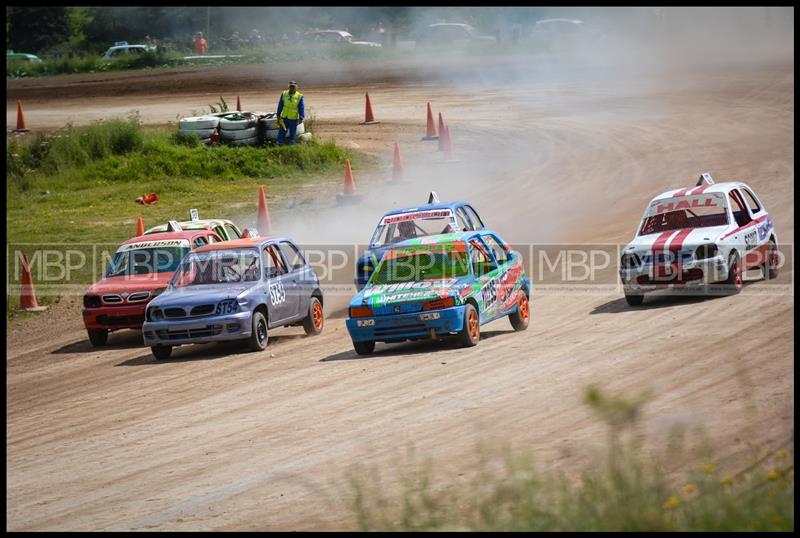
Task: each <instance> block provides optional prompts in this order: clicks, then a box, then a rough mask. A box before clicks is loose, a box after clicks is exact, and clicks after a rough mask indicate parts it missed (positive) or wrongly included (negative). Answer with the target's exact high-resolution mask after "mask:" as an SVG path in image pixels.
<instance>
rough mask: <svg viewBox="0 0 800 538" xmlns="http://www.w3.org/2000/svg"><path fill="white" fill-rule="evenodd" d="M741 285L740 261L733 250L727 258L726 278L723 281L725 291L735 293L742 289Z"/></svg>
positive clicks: (730, 293)
mask: <svg viewBox="0 0 800 538" xmlns="http://www.w3.org/2000/svg"><path fill="white" fill-rule="evenodd" d="M742 285H743V280H742V262H741V260H740V259H739V255H738V254H737V253H735V252H734V253H733V254H731V257H730V258H728V278H727V279H725V282H724V288H725V293H727V294H729V295H736V294H737V293H739V292H740V291H742Z"/></svg>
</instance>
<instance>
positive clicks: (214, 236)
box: [208, 234, 219, 245]
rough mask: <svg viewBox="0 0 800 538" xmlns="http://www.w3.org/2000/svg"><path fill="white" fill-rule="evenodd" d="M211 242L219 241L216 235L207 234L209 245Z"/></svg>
mask: <svg viewBox="0 0 800 538" xmlns="http://www.w3.org/2000/svg"><path fill="white" fill-rule="evenodd" d="M212 243H219V240H218V239H217V236H216V235H214V234H208V244H209V245H210V244H212Z"/></svg>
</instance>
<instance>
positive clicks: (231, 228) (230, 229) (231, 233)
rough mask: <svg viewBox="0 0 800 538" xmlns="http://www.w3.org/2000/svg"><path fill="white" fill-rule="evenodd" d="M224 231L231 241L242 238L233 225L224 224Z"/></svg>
mask: <svg viewBox="0 0 800 538" xmlns="http://www.w3.org/2000/svg"><path fill="white" fill-rule="evenodd" d="M225 230H226V231H227V232H228V237H230V238H231V239H236V238H239V237H242V234H241V232H239V230H238V229H237V228H236V226H234V225H233V224H226V225H225Z"/></svg>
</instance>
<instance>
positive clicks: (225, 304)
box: [215, 301, 239, 316]
mask: <svg viewBox="0 0 800 538" xmlns="http://www.w3.org/2000/svg"><path fill="white" fill-rule="evenodd" d="M237 310H239V305H238V304H237V302H236V301H220V302H219V303H217V311H216V312H215V314H216V315H217V316H224V315H226V314H233V313H234V312H236V311H237Z"/></svg>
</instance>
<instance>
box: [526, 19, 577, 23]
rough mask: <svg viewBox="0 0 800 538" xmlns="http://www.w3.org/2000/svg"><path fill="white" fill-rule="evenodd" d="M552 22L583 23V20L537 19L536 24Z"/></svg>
mask: <svg viewBox="0 0 800 538" xmlns="http://www.w3.org/2000/svg"><path fill="white" fill-rule="evenodd" d="M550 22H571V23H572V24H583V21H582V20H578V19H541V20H538V21H536V24H547V23H550Z"/></svg>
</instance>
